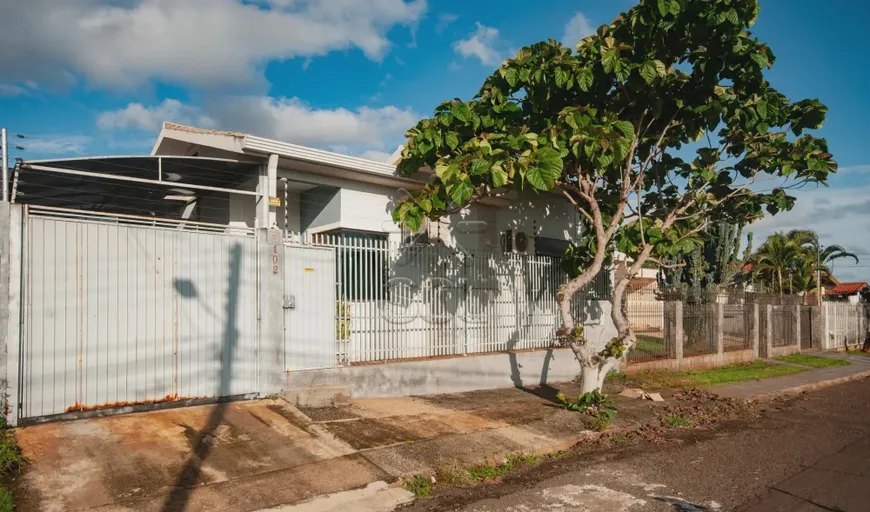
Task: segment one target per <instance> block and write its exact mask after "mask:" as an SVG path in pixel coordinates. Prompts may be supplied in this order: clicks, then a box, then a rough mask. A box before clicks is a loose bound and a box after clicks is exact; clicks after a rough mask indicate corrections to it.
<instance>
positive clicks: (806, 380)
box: [709, 352, 870, 400]
mask: <svg viewBox="0 0 870 512" xmlns="http://www.w3.org/2000/svg"><path fill="white" fill-rule="evenodd" d="M808 353H809V354H812V355H815V356H822V357H830V358H834V359H843V360H847V361H849V362H851V363H852V364H851V365H850V366H835V367H833V368H811V369H810V370H811V371H806V372H801V373H794V374H791V375H784V376H782V377H772V378H768V379H762V380H753V381H746V382H737V383H734V384H723V385H720V386H713V387H711V388H709V390H710V391H711V392H713V393H716V394H718V395H721V396H727V397H730V398H742V399H753V400H758V399H764V398H768V397H771V396H775V395H780V394H797V393H803V392H805V391H812V390H814V389H818V388H819V387H824V386H832V385H836V384H842V383H844V382H848V381H850V380H854V379H860V378H864V377H870V357H868V356H862V355H855V354H849V353H844V352H808ZM768 362H770V363H774V364H790V363H781V362H780V361H775V360H768Z"/></svg>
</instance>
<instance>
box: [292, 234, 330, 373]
mask: <svg viewBox="0 0 870 512" xmlns="http://www.w3.org/2000/svg"><path fill="white" fill-rule="evenodd" d="M284 262H285V263H284V268H285V270H286V272H285V273H284V367H285V368H286V369H287V370H315V369H319V368H332V367H334V366H335V362H336V320H335V317H336V300H335V287H336V284H335V283H336V281H335V252H334V249H332V248H325V247H303V246H298V245H287V246H286V247H285V257H284Z"/></svg>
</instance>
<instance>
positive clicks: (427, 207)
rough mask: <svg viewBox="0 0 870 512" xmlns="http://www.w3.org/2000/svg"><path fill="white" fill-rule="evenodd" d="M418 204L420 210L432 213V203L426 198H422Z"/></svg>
mask: <svg viewBox="0 0 870 512" xmlns="http://www.w3.org/2000/svg"><path fill="white" fill-rule="evenodd" d="M417 204H419V205H420V208H422V209H423V211H424V212H426V213H429V212H431V211H432V201H431V200H430V199H427V198H425V197H421V198H420V199H418V200H417Z"/></svg>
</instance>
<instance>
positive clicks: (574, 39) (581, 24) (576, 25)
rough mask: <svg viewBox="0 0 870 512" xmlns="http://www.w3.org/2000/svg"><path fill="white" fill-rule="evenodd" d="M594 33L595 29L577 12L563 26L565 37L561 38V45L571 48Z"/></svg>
mask: <svg viewBox="0 0 870 512" xmlns="http://www.w3.org/2000/svg"><path fill="white" fill-rule="evenodd" d="M594 33H595V28H594V27H593V26H592V24H591V23H589V19H588V18H587V17H586V16H585V15H584V14H583V13H582V12H578V13H577V14H575V15H574V17H572V18H571V19H570V20H569V21H568V23H567V24H566V25H565V35H564V36H562V44H564V45H565V46H568V47H569V48H573V47H574V45H575V44H577V43H578V42H579V41H580V40H581V39H583V38H584V37H586V36H590V35H592V34H594Z"/></svg>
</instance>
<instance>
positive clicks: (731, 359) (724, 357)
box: [622, 349, 757, 375]
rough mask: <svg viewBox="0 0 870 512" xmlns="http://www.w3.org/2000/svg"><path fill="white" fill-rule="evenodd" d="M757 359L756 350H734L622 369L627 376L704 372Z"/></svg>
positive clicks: (646, 363)
mask: <svg viewBox="0 0 870 512" xmlns="http://www.w3.org/2000/svg"><path fill="white" fill-rule="evenodd" d="M755 359H757V357H756V355H755V350H753V349H746V350H733V351H730V352H725V353H722V354H707V355H703V356H692V357H684V358H682V359H659V360H657V361H645V362H642V363H631V364H628V365H625V366H623V367H622V371H623V372H624V373H626V374H629V375H630V374H633V373H637V372H640V371H643V370H704V369H707V368H716V367H719V366H725V365H728V364H737V363H748V362H750V361H755Z"/></svg>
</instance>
